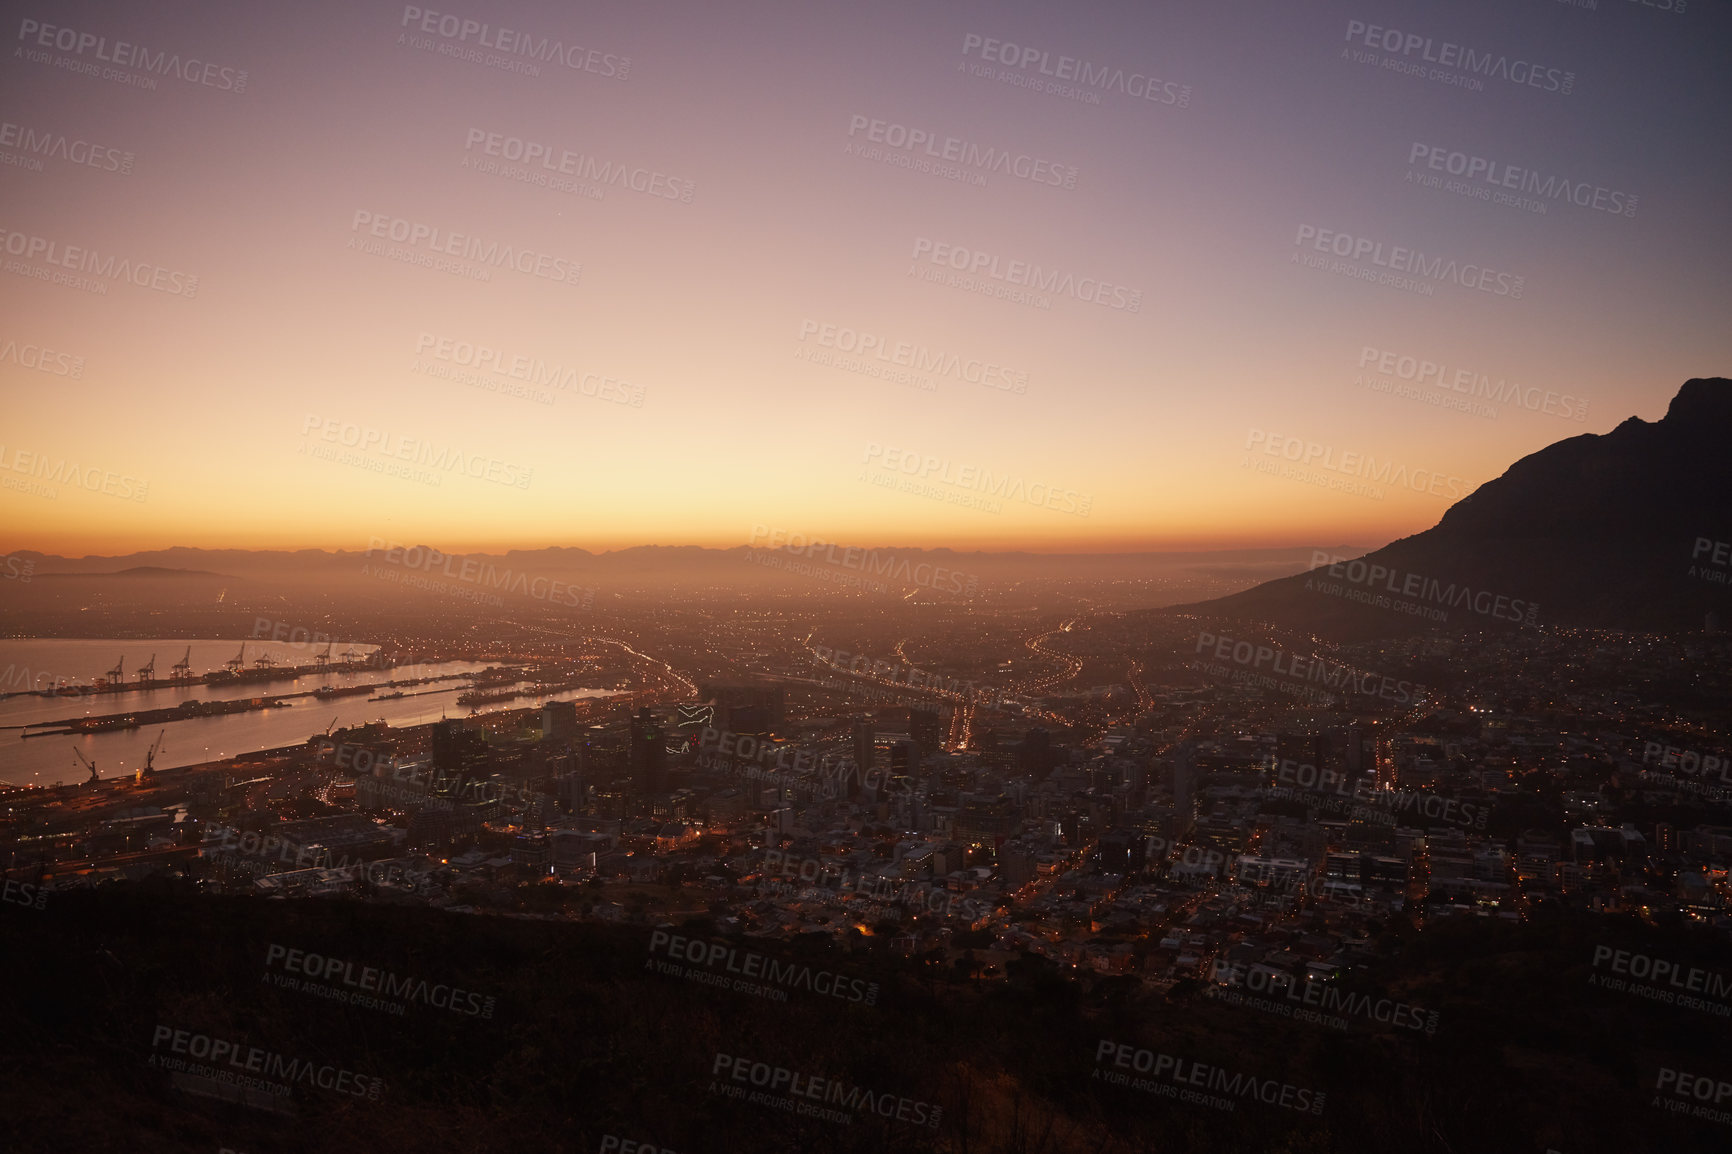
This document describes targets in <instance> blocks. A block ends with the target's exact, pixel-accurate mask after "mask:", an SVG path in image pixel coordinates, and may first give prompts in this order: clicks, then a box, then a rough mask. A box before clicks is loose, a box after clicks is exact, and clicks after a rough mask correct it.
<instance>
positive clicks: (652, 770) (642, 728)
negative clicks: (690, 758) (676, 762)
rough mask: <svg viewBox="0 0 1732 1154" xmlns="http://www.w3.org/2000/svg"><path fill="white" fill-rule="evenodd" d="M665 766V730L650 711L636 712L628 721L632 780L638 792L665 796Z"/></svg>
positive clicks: (666, 760)
mask: <svg viewBox="0 0 1732 1154" xmlns="http://www.w3.org/2000/svg"><path fill="white" fill-rule="evenodd" d="M667 763H668V753H667V733H666V731H665V730H663V729H662V725H661V722H660V721H658V720H657V719H656V717H655V715H654V714H652V713H651V712H650V711H649V710H647V709H640V710H638V712H637V716H635V717H633V718H632V722H631V779H632V784H633V785H635V786H636V787H637V790H638V792H640V793H643V794H648V795H650V796H656V795H659V794H663V793H666V792H667V788H668V784H667Z"/></svg>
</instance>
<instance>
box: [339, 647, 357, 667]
mask: <svg viewBox="0 0 1732 1154" xmlns="http://www.w3.org/2000/svg"><path fill="white" fill-rule="evenodd" d="M360 656H361V655H360V654H359V653H356V652H355V647H354V646H353V645H351V646H349V647H348V648H347V649H345V650H343V660H344V661H347V662H349V663H351V664H353V663H354V661H355V659H356V658H358V657H360Z"/></svg>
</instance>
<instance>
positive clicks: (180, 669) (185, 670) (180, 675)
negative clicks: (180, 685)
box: [168, 645, 192, 681]
mask: <svg viewBox="0 0 1732 1154" xmlns="http://www.w3.org/2000/svg"><path fill="white" fill-rule="evenodd" d="M168 679H169V680H170V681H191V680H192V646H190V645H188V646H187V647H186V656H185V657H182V658H181V659H180V660H179V661H177V662H175V664H174V668H173V669H170V670H169V671H168Z"/></svg>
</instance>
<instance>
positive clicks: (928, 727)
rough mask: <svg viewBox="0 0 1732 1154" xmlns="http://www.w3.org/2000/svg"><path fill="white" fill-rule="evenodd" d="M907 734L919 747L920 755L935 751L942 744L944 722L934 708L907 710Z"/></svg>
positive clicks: (911, 708)
mask: <svg viewBox="0 0 1732 1154" xmlns="http://www.w3.org/2000/svg"><path fill="white" fill-rule="evenodd" d="M908 736H909V737H911V738H912V739H913V740H914V744H915V745H917V746H919V747H920V756H921V757H926V756H928V755H929V754H933V753H937V752H938V750H939V748H940V747H941V746H942V745H943V744H944V723H943V720H942V719H941V718H940V717H939V715H938V711H937V710H936V709H917V708H914V707H910V708H909V710H908Z"/></svg>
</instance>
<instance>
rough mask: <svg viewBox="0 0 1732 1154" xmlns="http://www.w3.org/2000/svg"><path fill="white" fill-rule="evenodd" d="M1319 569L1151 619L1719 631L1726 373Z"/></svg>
mask: <svg viewBox="0 0 1732 1154" xmlns="http://www.w3.org/2000/svg"><path fill="white" fill-rule="evenodd" d="M1319 560H1326V561H1328V562H1330V563H1332V564H1330V565H1325V566H1324V567H1321V568H1317V569H1314V570H1313V571H1311V572H1308V573H1301V574H1297V575H1294V576H1289V577H1283V578H1281V579H1278V580H1273V581H1269V582H1267V583H1265V584H1262V585H1259V586H1257V587H1256V588H1254V589H1248V590H1246V591H1244V592H1242V593H1235V594H1232V595H1230V596H1226V597H1220V598H1217V599H1215V600H1212V601H1204V602H1199V603H1195V604H1190V605H1182V606H1173V607H1171V608H1169V609H1168V610H1166V612H1181V611H1183V612H1197V613H1207V614H1213V615H1219V616H1223V617H1236V618H1241V619H1249V620H1259V621H1266V622H1271V623H1274V624H1277V625H1281V626H1285V627H1289V628H1298V629H1304V630H1307V631H1311V632H1316V633H1320V634H1325V635H1329V636H1334V637H1339V638H1342V639H1353V638H1367V637H1376V636H1392V635H1401V634H1413V633H1428V632H1451V633H1453V632H1462V631H1471V630H1476V629H1497V628H1519V627H1520V626H1521V625H1522V624H1523V623H1543V624H1554V625H1560V624H1561V625H1572V626H1583V627H1591V628H1604V629H1621V630H1691V629H1696V630H1700V629H1702V628H1704V626H1705V624H1706V623H1707V622H1708V621H1709V615H1710V614H1712V615H1715V617H1717V618H1718V619H1719V622H1718V623H1719V624H1720V625H1721V627H1726V626H1732V612H1729V610H1732V584H1729V582H1732V380H1727V379H1725V378H1723V377H1711V378H1696V379H1693V380H1690V381H1686V382H1685V383H1684V386H1683V388H1681V389H1679V390H1678V394H1677V396H1675V397H1673V398H1672V403H1671V406H1670V407H1669V408H1668V409H1667V411H1666V415H1665V416H1664V417H1663V418H1662V419H1660V420H1658V421H1653V422H1649V421H1643V420H1641V419H1639V418H1637V417H1631V418H1630V419H1629V420H1627V421H1625V422H1623V423H1622V424H1621V425H1619V426H1618V427H1617V428H1615V429H1613V430H1612V431H1611V432H1609V433H1606V434H1603V435H1596V434H1585V435H1583V436H1579V437H1571V438H1569V439H1568V440H1565V441H1559V442H1558V443H1556V444H1554V445H1550V446H1548V447H1547V448H1544V449H1541V450H1540V451H1539V452H1537V453H1533V454H1530V455H1529V456H1526V457H1523V458H1522V459H1521V460H1519V461H1517V462H1516V463H1515V464H1513V465H1511V466H1510V468H1509V470H1508V471H1507V472H1505V473H1504V475H1503V476H1501V477H1499V478H1497V479H1496V480H1494V481H1488V482H1486V483H1485V484H1484V485H1481V486H1480V487H1479V488H1478V489H1476V490H1475V491H1474V492H1473V493H1471V494H1469V495H1468V496H1466V497H1464V498H1462V499H1461V500H1460V501H1458V502H1457V503H1456V504H1455V505H1453V506H1451V507H1450V509H1449V510H1448V511H1447V512H1445V513H1444V515H1443V518H1442V519H1441V520H1440V521H1438V523H1437V524H1436V525H1435V526H1433V527H1432V528H1430V529H1427V530H1426V531H1425V532H1423V533H1418V534H1415V535H1414V536H1412V537H1404V538H1402V539H1401V540H1399V541H1395V542H1392V543H1391V544H1389V545H1386V546H1384V547H1383V548H1381V549H1378V550H1376V551H1375V552H1372V553H1369V554H1365V555H1364V556H1363V557H1355V556H1340V555H1331V556H1330V557H1328V558H1319Z"/></svg>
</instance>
